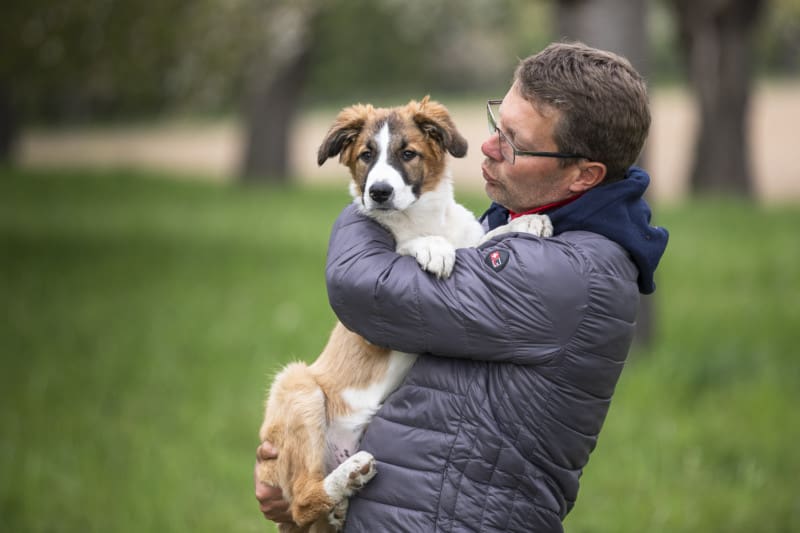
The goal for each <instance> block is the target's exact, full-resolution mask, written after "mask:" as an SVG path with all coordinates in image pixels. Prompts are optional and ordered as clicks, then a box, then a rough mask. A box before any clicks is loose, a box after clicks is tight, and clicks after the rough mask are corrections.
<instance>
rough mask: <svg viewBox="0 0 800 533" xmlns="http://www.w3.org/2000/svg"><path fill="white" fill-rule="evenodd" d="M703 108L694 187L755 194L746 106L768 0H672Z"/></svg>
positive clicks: (694, 169) (696, 154)
mask: <svg viewBox="0 0 800 533" xmlns="http://www.w3.org/2000/svg"><path fill="white" fill-rule="evenodd" d="M670 1H671V4H672V6H673V8H674V10H675V13H676V15H677V19H678V28H679V34H680V42H681V45H682V50H683V52H684V56H685V61H686V65H687V69H688V74H689V82H690V83H691V86H692V89H693V91H694V94H695V96H696V98H697V101H698V105H699V110H700V131H699V134H698V139H697V144H696V145H695V154H694V159H693V164H692V170H691V174H690V183H691V185H692V189H693V190H694V191H696V192H704V193H728V194H738V195H751V194H752V192H753V178H752V170H751V166H750V150H749V143H748V131H749V128H748V125H747V112H748V108H749V104H750V94H751V85H752V79H753V53H754V43H753V34H754V30H755V28H756V25H757V22H758V19H759V15H760V14H761V12H762V8H763V6H764V4H765V3H766V2H765V1H764V0H713V1H706V2H698V1H696V0H670Z"/></svg>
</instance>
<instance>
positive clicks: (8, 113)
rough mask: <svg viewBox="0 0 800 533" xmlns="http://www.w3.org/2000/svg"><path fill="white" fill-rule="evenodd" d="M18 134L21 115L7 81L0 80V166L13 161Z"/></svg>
mask: <svg viewBox="0 0 800 533" xmlns="http://www.w3.org/2000/svg"><path fill="white" fill-rule="evenodd" d="M18 136H19V117H18V116H17V112H16V109H15V108H14V102H13V101H12V97H11V91H10V90H9V88H8V85H6V83H5V82H3V81H0V166H3V165H8V164H11V163H12V162H13V160H14V148H15V147H16V143H17V138H18Z"/></svg>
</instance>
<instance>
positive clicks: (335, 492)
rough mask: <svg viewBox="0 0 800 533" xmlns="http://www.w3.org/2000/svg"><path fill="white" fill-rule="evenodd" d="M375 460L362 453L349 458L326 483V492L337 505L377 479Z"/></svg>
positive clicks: (369, 455) (331, 474) (370, 455)
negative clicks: (374, 478)
mask: <svg viewBox="0 0 800 533" xmlns="http://www.w3.org/2000/svg"><path fill="white" fill-rule="evenodd" d="M376 473H377V470H376V469H375V458H374V457H372V454H370V453H367V452H364V451H361V452H358V453H356V454H353V455H351V456H350V457H348V458H347V459H346V460H345V461H344V462H343V463H342V464H340V465H339V466H337V467H336V468H335V469H334V471H333V472H331V473H330V474H328V476H327V477H326V478H325V481H324V487H325V492H327V493H328V496H329V497H330V498H331V500H333V501H334V502H335V503H338V502H340V501H341V500H343V499H345V498H349V497H350V496H352V495H353V494H354V493H355V492H356V491H357V490H358V489H360V488H361V487H363V486H364V485H366V484H367V483H368V482H369V480H371V479H372V478H373V477H375V474H376Z"/></svg>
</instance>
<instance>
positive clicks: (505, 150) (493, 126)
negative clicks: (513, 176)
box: [486, 103, 514, 165]
mask: <svg viewBox="0 0 800 533" xmlns="http://www.w3.org/2000/svg"><path fill="white" fill-rule="evenodd" d="M499 112H500V104H499V103H490V104H487V105H486V118H487V119H488V121H489V135H494V134H495V133H497V147H498V148H499V150H500V154H501V155H502V156H503V159H505V160H506V161H508V162H509V163H511V164H512V165H513V164H514V147H513V146H511V144H510V143H509V142H508V139H506V136H505V135H504V134H503V132H502V131H501V130H500V128H498V127H497V119H496V118H495V117H497V115H498V113H499Z"/></svg>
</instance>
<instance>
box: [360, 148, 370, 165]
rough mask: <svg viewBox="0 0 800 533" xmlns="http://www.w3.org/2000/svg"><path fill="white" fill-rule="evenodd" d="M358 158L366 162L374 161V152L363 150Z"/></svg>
mask: <svg viewBox="0 0 800 533" xmlns="http://www.w3.org/2000/svg"><path fill="white" fill-rule="evenodd" d="M358 158H359V159H360V160H361V161H363V162H364V163H369V162H370V161H372V152H370V151H369V150H364V151H363V152H361V154H360V155H359V156H358Z"/></svg>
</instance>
